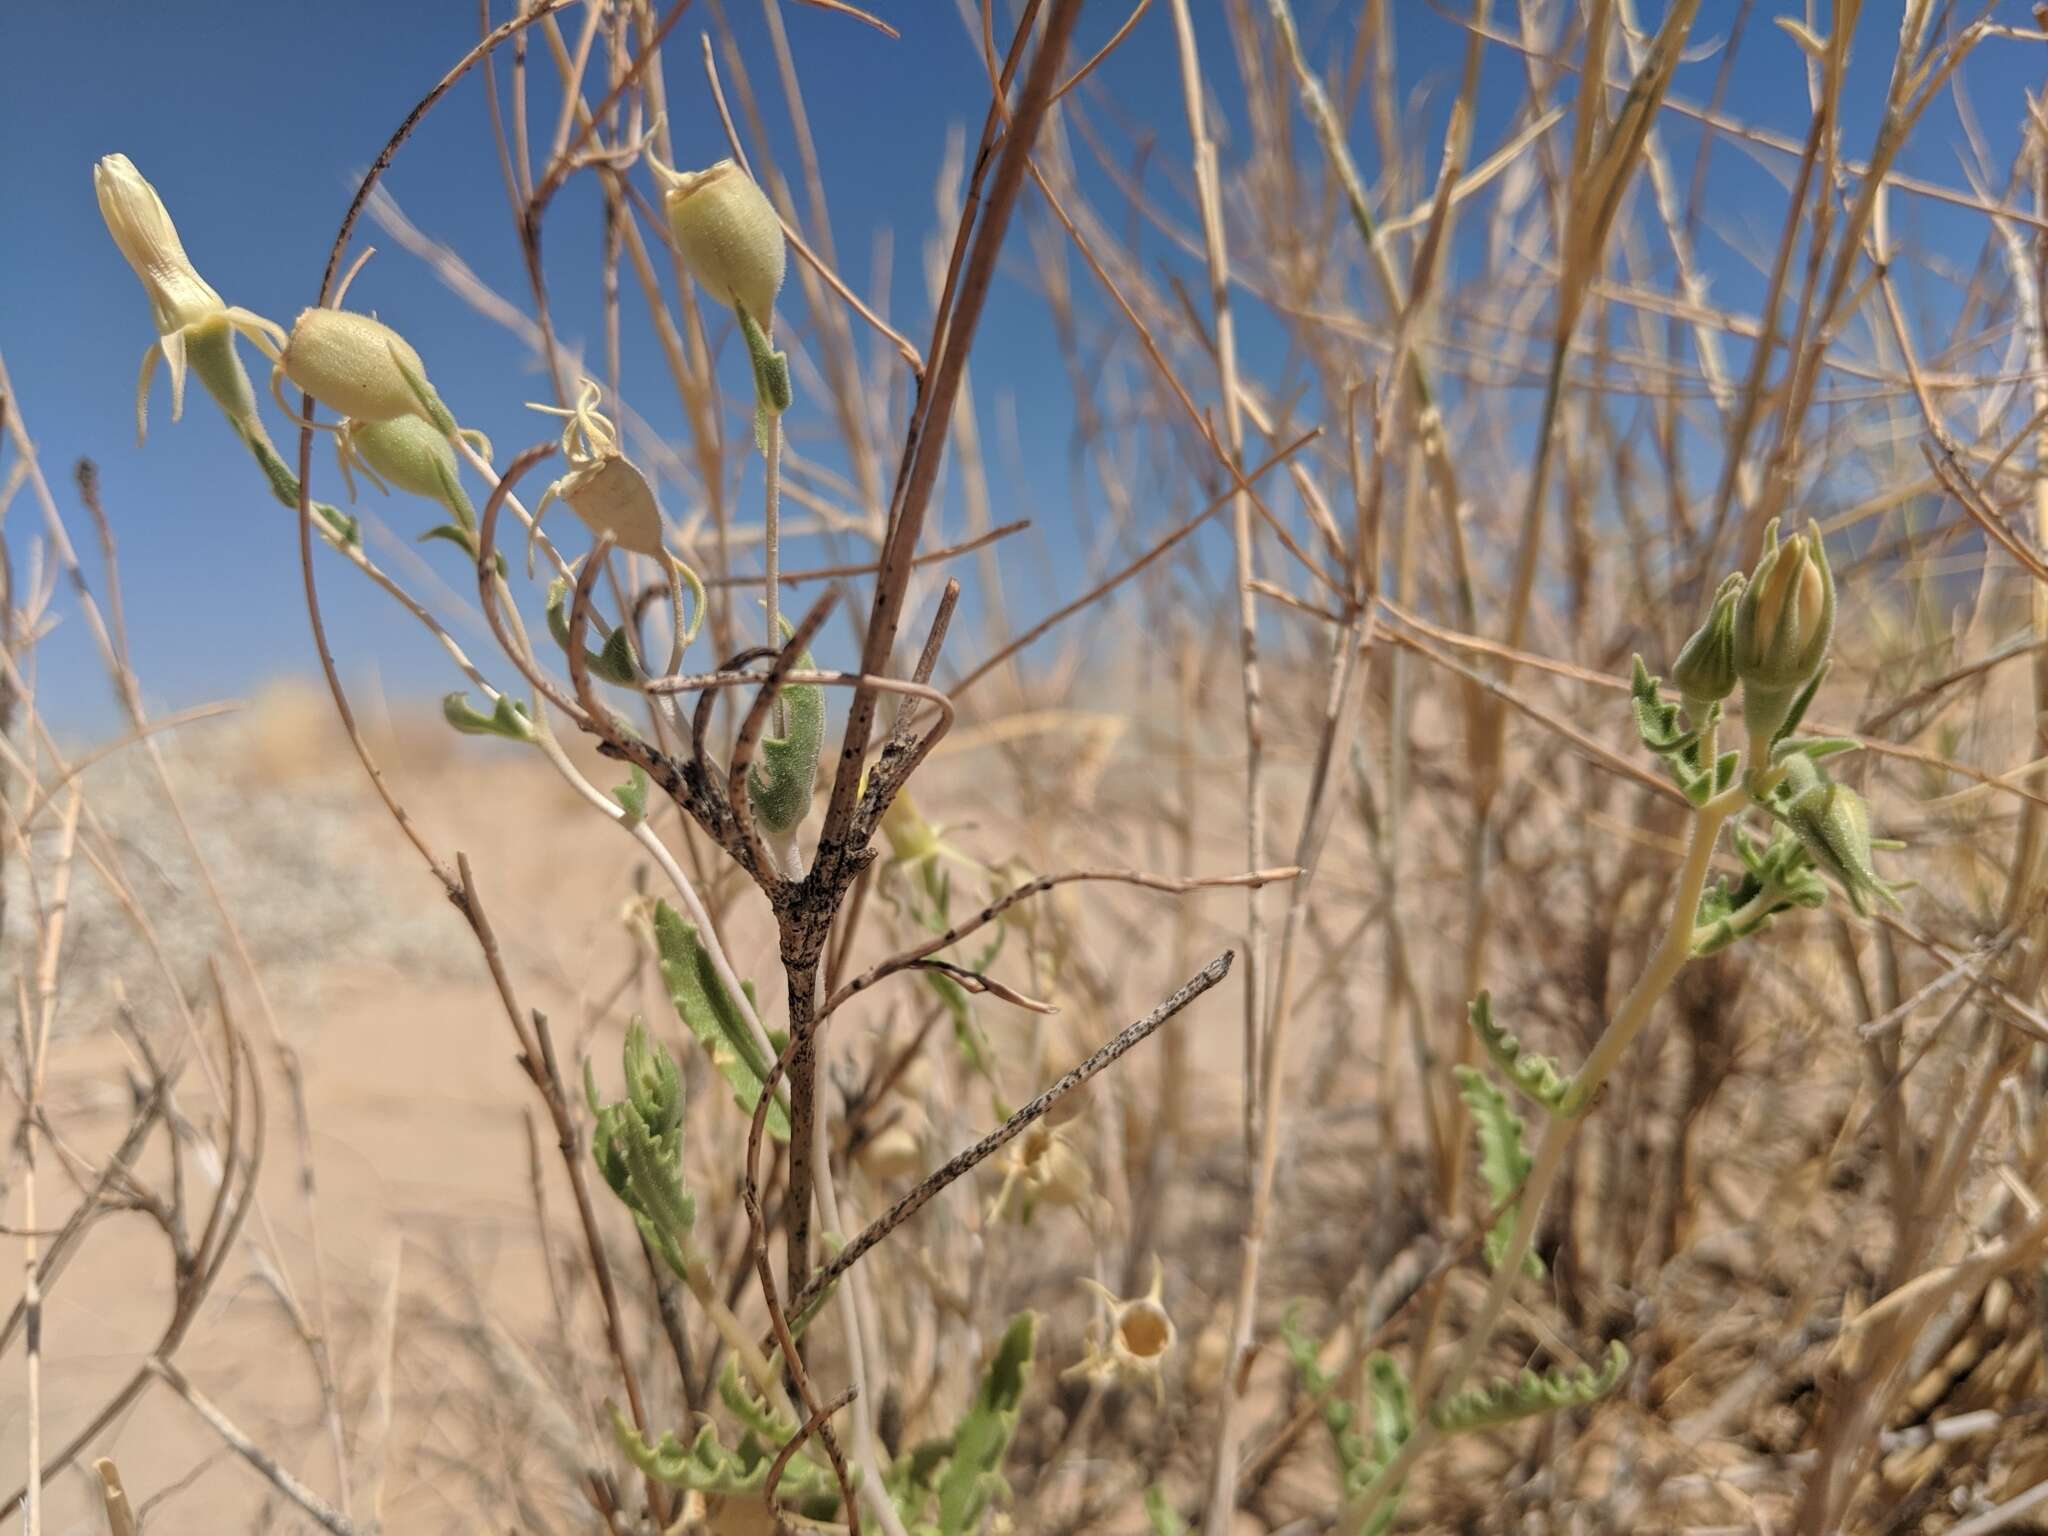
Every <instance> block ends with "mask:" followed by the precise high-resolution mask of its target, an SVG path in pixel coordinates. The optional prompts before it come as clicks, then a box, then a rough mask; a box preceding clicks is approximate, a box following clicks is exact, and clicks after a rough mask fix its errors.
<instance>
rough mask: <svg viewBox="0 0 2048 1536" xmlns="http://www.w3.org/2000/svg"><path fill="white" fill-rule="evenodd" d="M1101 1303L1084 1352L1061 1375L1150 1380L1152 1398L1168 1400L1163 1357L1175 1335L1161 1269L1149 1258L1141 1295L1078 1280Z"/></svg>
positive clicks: (1127, 1382) (1131, 1381)
mask: <svg viewBox="0 0 2048 1536" xmlns="http://www.w3.org/2000/svg"><path fill="white" fill-rule="evenodd" d="M1081 1283H1082V1284H1083V1285H1085V1286H1087V1287H1088V1288H1089V1289H1090V1290H1092V1291H1094V1292H1095V1295H1096V1298H1097V1299H1098V1300H1099V1301H1100V1302H1101V1303H1102V1307H1103V1317H1102V1320H1101V1322H1100V1323H1099V1324H1098V1325H1097V1326H1096V1327H1095V1328H1093V1329H1091V1330H1090V1332H1089V1346H1088V1352H1087V1353H1086V1354H1084V1355H1083V1356H1082V1357H1081V1359H1080V1360H1079V1361H1077V1362H1076V1363H1075V1364H1073V1365H1071V1366H1069V1367H1067V1369H1066V1370H1065V1371H1064V1372H1062V1373H1061V1374H1062V1375H1063V1376H1068V1377H1075V1376H1082V1377H1087V1378H1089V1379H1091V1380H1094V1381H1097V1382H1109V1381H1116V1382H1121V1383H1123V1384H1125V1385H1137V1384H1144V1383H1149V1384H1150V1386H1151V1388H1152V1395H1153V1398H1154V1400H1155V1401H1158V1402H1161V1403H1163V1402H1164V1401H1165V1400H1166V1382H1165V1375H1164V1373H1165V1368H1166V1357H1167V1356H1168V1355H1169V1354H1170V1353H1171V1352H1172V1350H1173V1344H1174V1340H1175V1338H1176V1337H1177V1333H1176V1330H1175V1328H1174V1326H1173V1316H1172V1314H1171V1313H1169V1312H1168V1311H1167V1310H1166V1305H1165V1302H1164V1301H1163V1299H1162V1297H1163V1293H1164V1287H1165V1283H1166V1277H1165V1272H1164V1270H1163V1268H1162V1267H1161V1265H1160V1262H1159V1258H1158V1255H1156V1254H1155V1255H1154V1256H1153V1258H1152V1285H1151V1288H1150V1289H1149V1290H1147V1291H1146V1292H1145V1294H1144V1295H1142V1296H1131V1297H1121V1296H1118V1295H1117V1294H1116V1293H1115V1292H1114V1291H1112V1290H1110V1289H1109V1288H1108V1287H1107V1286H1105V1285H1101V1284H1099V1283H1097V1282H1096V1281H1094V1280H1087V1279H1084V1280H1083V1281H1082V1282H1081Z"/></svg>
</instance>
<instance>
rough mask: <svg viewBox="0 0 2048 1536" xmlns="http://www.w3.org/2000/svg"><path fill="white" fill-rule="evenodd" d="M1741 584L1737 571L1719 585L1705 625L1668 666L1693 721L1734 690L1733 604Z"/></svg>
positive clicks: (1739, 592)
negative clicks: (1719, 587) (1693, 718)
mask: <svg viewBox="0 0 2048 1536" xmlns="http://www.w3.org/2000/svg"><path fill="white" fill-rule="evenodd" d="M1744 585H1745V583H1744V581H1743V576H1742V573H1741V572H1740V571H1737V572H1735V573H1734V574H1732V575H1731V576H1729V578H1728V579H1727V580H1726V581H1724V582H1722V583H1721V589H1720V591H1718V592H1716V593H1715V594H1714V605H1713V607H1712V608H1711V609H1709V610H1708V612H1707V618H1706V622H1705V623H1704V624H1702V625H1700V627H1699V628H1698V629H1696V630H1695V631H1693V635H1692V638H1691V639H1690V640H1688V641H1686V642H1685V644H1684V646H1683V647H1681V648H1680V650H1679V652H1678V659H1677V660H1676V661H1674V662H1673V663H1672V664H1671V681H1672V682H1673V683H1674V684H1676V685H1677V687H1678V691H1679V693H1680V694H1681V695H1682V696H1683V697H1684V699H1685V705H1686V710H1687V712H1688V713H1690V714H1691V715H1693V716H1694V717H1695V719H1697V718H1698V717H1699V716H1700V715H1702V714H1703V713H1704V712H1705V710H1706V708H1707V707H1708V706H1709V705H1713V704H1718V703H1720V702H1721V701H1722V700H1723V699H1725V698H1727V697H1728V695H1729V694H1731V693H1733V692H1734V691H1735V683H1736V675H1735V605H1736V603H1737V602H1739V601H1740V600H1741V597H1742V591H1743V587H1744Z"/></svg>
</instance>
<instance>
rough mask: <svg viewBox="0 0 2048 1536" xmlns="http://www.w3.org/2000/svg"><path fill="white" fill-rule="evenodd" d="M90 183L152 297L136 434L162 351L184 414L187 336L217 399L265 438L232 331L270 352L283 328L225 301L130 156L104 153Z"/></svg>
mask: <svg viewBox="0 0 2048 1536" xmlns="http://www.w3.org/2000/svg"><path fill="white" fill-rule="evenodd" d="M92 188H93V193H94V195H95V196H96V197H97V198H98V199H99V205H100V217H101V218H103V219H105V220H106V222H107V233H108V234H110V235H112V236H113V237H114V244H115V245H116V246H118V247H119V248H120V251H121V255H122V256H123V257H125V258H126V259H127V262H128V265H129V266H130V267H132V268H134V270H135V275H136V276H137V277H138V278H140V279H141V280H142V290H143V292H144V293H145V294H147V295H148V296H149V310H150V317H151V319H153V320H154V321H155V323H156V332H157V340H156V342H155V343H154V344H153V345H151V347H150V348H149V350H148V351H146V352H144V353H143V354H142V374H141V377H140V378H139V379H137V380H136V385H135V435H136V437H137V439H138V440H139V439H140V438H141V437H142V436H143V433H144V429H145V428H146V426H147V425H148V407H149V386H150V381H151V379H152V378H154V377H155V374H156V360H157V358H158V357H159V356H161V357H162V358H163V359H164V361H165V363H166V364H167V365H168V366H169V368H170V370H171V420H173V421H176V420H177V419H178V418H179V417H180V416H182V415H183V414H184V413H185V365H186V348H187V344H188V342H189V343H191V344H192V345H193V346H195V347H198V348H200V349H201V352H202V353H203V355H198V356H194V357H193V359H192V363H193V367H194V368H195V370H196V371H198V373H199V376H200V379H201V381H202V382H203V383H204V384H205V385H206V386H207V388H208V390H209V391H211V392H212V394H213V395H214V397H215V398H216V399H217V400H219V401H220V405H221V409H222V410H223V411H225V412H226V413H227V415H228V419H229V420H230V421H231V422H233V423H234V425H235V428H236V430H237V431H239V432H241V433H242V434H243V435H244V436H245V437H252V436H253V437H254V438H257V439H261V440H262V442H263V444H264V446H265V447H267V446H268V439H267V438H263V437H262V427H261V425H260V424H259V423H258V422H257V419H256V410H255V402H254V400H253V399H252V398H251V397H250V394H249V389H248V380H247V375H245V374H244V373H243V372H242V367H241V364H240V363H239V362H237V361H236V360H235V355H234V343H233V340H232V337H231V333H232V332H234V331H240V332H241V333H242V334H243V335H245V336H247V337H248V338H249V339H250V340H252V341H254V342H255V343H256V345H257V346H258V347H260V348H262V349H263V350H264V351H265V352H268V353H271V354H273V355H274V354H275V352H276V350H277V347H278V346H279V345H280V344H281V343H282V341H283V338H284V332H283V331H282V330H280V329H279V328H278V327H277V326H276V325H274V324H272V323H271V322H270V321H268V320H265V319H264V318H263V317H262V316H261V315H255V314H251V313H250V312H249V311H248V310H246V309H242V308H239V307H230V306H229V305H227V304H225V303H223V302H222V300H221V296H220V294H219V293H217V292H215V290H214V288H213V285H212V284H211V283H209V282H207V281H206V279H205V278H203V277H201V276H200V275H199V272H198V269H197V268H195V267H194V266H193V265H192V258H191V257H189V256H187V255H186V254H185V245H184V242H183V241H181V240H180V239H179V238H178V229H177V226H176V225H175V224H173V223H172V222H171V215H170V212H169V210H168V209H166V208H165V207H164V203H163V199H162V198H160V197H158V196H157V195H156V188H155V187H152V186H151V185H150V184H149V183H148V182H147V181H145V180H144V179H143V176H142V173H141V172H140V171H138V170H136V169H135V162H134V161H132V160H130V159H129V158H128V157H127V156H126V155H107V156H105V157H104V158H102V159H101V160H100V161H99V163H98V164H96V165H95V166H93V168H92Z"/></svg>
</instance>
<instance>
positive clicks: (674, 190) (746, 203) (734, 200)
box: [654, 160, 789, 332]
mask: <svg viewBox="0 0 2048 1536" xmlns="http://www.w3.org/2000/svg"><path fill="white" fill-rule="evenodd" d="M654 172H655V176H656V178H657V179H658V180H660V182H661V184H662V206H663V209H664V210H665V211H666V212H667V214H668V227H669V232H670V234H672V235H673V236H674V237H675V243H676V249H677V251H678V252H680V253H681V255H682V258H683V265H685V266H686V267H688V268H689V269H690V275H691V276H693V277H695V278H696V279H697V281H698V282H699V283H701V284H703V285H704V290H705V292H707V293H709V294H710V295H711V296H712V297H713V298H714V299H716V300H718V302H719V303H721V304H724V305H726V306H727V307H728V308H731V309H735V310H737V309H742V308H743V309H745V311H746V312H747V313H748V314H749V315H751V316H752V317H753V319H754V322H755V323H756V324H757V325H759V326H760V327H761V329H762V330H763V331H764V332H767V331H770V330H772V329H773V327H774V318H775V295H776V294H777V293H778V292H779V291H780V290H781V288H782V276H783V271H784V269H785V267H786V266H787V265H788V260H789V254H788V248H787V245H786V243H785V242H784V240H783V235H782V221H781V220H780V219H778V218H777V217H776V216H775V208H774V205H773V204H771V203H770V202H769V201H768V197H767V194H766V193H764V192H763V191H762V190H761V189H760V187H759V186H758V185H756V184H755V181H754V178H753V177H751V176H749V175H748V174H747V173H746V172H745V171H744V170H742V169H741V168H740V166H739V163H738V162H737V161H733V160H721V161H719V162H718V163H717V164H716V165H714V166H711V167H710V168H709V169H707V170H702V171H674V170H670V169H669V168H668V167H667V166H665V165H661V164H660V163H659V162H655V163H654Z"/></svg>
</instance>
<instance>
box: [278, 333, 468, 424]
mask: <svg viewBox="0 0 2048 1536" xmlns="http://www.w3.org/2000/svg"><path fill="white" fill-rule="evenodd" d="M278 368H279V369H280V370H281V371H282V372H283V374H284V376H285V377H286V378H288V379H290V380H291V381H292V382H293V383H294V384H296V385H298V386H299V388H301V389H303V390H304V391H305V392H306V393H307V394H309V395H311V396H312V397H313V398H314V399H315V400H318V401H319V402H320V403H321V404H322V405H324V406H326V407H327V408H328V409H329V410H331V411H335V412H338V413H339V414H341V415H343V416H348V417H352V418H353V419H355V420H356V421H390V420H391V419H392V418H394V417H397V416H420V417H423V418H424V419H425V420H427V421H429V422H432V423H433V425H434V426H435V427H436V428H437V429H438V430H439V431H440V432H441V434H442V435H443V436H444V437H452V436H454V435H455V421H454V418H453V417H452V416H450V415H449V414H448V408H447V407H446V406H445V405H443V404H442V403H441V397H440V396H439V395H437V394H435V393H434V386H433V385H431V384H429V383H428V382H427V369H426V364H424V363H422V362H421V361H420V355H419V353H417V352H415V351H414V350H413V349H412V346H411V344H410V343H408V342H407V341H406V339H405V338H404V337H403V336H401V335H399V334H398V332H396V331H394V330H392V329H391V327H390V326H388V325H386V324H384V322H383V321H381V320H377V319H375V318H373V317H371V316H369V315H364V314H358V313H356V312H355V311H354V310H348V309H308V310H302V311H301V312H300V314H299V318H298V319H297V320H296V321H294V322H293V323H292V329H291V335H290V337H289V338H288V339H287V340H286V342H285V348H284V354H283V356H282V357H280V358H279V359H278Z"/></svg>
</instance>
